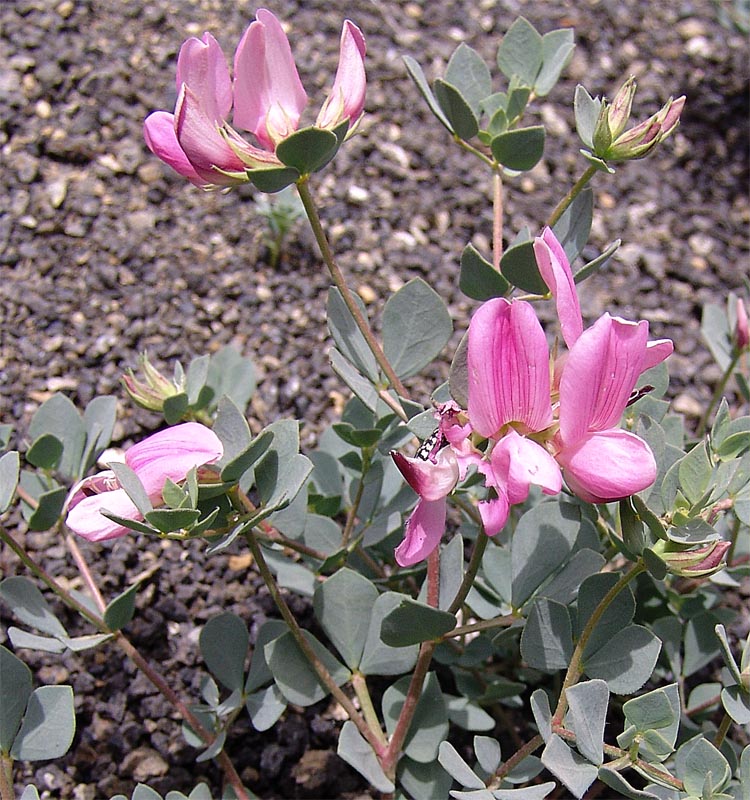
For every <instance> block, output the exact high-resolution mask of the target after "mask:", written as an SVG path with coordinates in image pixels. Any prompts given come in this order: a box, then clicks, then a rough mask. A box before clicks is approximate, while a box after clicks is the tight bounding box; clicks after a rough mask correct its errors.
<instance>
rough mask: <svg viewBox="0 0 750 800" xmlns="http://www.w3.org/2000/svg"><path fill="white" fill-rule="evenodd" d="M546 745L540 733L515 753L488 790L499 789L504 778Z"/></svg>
mask: <svg viewBox="0 0 750 800" xmlns="http://www.w3.org/2000/svg"><path fill="white" fill-rule="evenodd" d="M543 744H544V739H542V735H541V734H540V733H538V734H537V735H536V736H535V737H534V738H533V739H530V740H529V741H528V742H526V744H525V745H524V746H523V747H521V748H519V749H518V750H516V752H515V753H513V755H512V756H511V757H510V758H509V759H508V760H507V761H506V762H505V763H504V764H503V765H502V766H501V767H500V769H498V771H497V772H496V773H495V776H494V777H493V779H492V783H490V784H489V785H488V787H487V788H488V789H490V790H491V789H499V788H500V784H501V783H502V781H503V778H504V777H505V776H506V775H507V774H508V773H509V772H511V771H512V770H513V769H514V768H515V767H516V766H517V765H518V764H520V763H521V762H522V761H523V760H524V758H526V757H527V756H530V755H531V754H532V753H533V752H534V751H535V750H538V749H539V748H540V747H541V746H542V745H543Z"/></svg>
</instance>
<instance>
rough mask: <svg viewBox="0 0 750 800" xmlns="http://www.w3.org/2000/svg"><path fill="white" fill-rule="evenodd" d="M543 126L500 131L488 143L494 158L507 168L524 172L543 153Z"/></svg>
mask: <svg viewBox="0 0 750 800" xmlns="http://www.w3.org/2000/svg"><path fill="white" fill-rule="evenodd" d="M544 138H545V133H544V127H543V126H541V125H533V126H532V127H530V128H515V129H514V130H511V131H506V132H505V133H501V134H499V135H498V136H495V138H494V139H493V140H492V142H491V143H490V149H491V150H492V155H493V156H494V158H495V160H496V161H497V162H498V163H500V164H502V165H503V166H504V167H507V168H508V169H512V170H516V171H518V172H526V171H528V170H530V169H533V168H534V167H535V166H536V165H537V164H538V163H539V159H541V157H542V156H543V155H544Z"/></svg>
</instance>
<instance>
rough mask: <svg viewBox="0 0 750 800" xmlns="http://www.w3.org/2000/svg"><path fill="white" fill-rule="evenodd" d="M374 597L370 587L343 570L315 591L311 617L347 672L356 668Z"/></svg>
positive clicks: (350, 572) (363, 644)
mask: <svg viewBox="0 0 750 800" xmlns="http://www.w3.org/2000/svg"><path fill="white" fill-rule="evenodd" d="M378 596H379V595H378V590H377V589H376V588H375V585H374V584H372V583H370V581H368V580H367V578H365V577H363V576H362V575H360V574H359V573H357V572H354V571H352V570H350V569H347V568H344V569H341V570H339V571H338V572H337V573H335V574H334V575H332V576H331V577H330V578H328V579H327V580H326V581H325V582H324V583H322V584H320V585H318V587H317V588H316V590H315V595H314V596H313V608H314V609H315V616H316V617H317V618H318V621H319V622H320V624H321V625H322V627H323V630H324V631H325V632H326V634H327V635H328V637H329V638H330V640H331V642H332V643H333V644H334V646H335V647H336V649H337V650H338V651H339V653H340V654H341V657H342V658H343V659H344V662H345V663H346V665H347V666H348V667H349V668H350V669H353V670H354V669H357V668H358V667H359V662H360V660H361V658H362V652H363V651H364V647H365V642H366V641H367V632H368V630H369V626H370V618H371V616H372V610H373V607H374V605H375V601H376V600H377V599H378Z"/></svg>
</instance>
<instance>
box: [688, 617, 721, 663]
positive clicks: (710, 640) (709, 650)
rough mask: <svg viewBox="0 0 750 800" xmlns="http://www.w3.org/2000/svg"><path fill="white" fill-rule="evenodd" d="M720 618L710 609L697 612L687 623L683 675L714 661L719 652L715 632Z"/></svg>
mask: <svg viewBox="0 0 750 800" xmlns="http://www.w3.org/2000/svg"><path fill="white" fill-rule="evenodd" d="M719 621H720V620H719V618H718V617H717V616H716V615H715V614H713V613H711V612H710V611H706V612H703V613H701V614H696V616H694V617H693V618H692V619H690V620H688V622H687V624H686V625H685V633H684V640H683V647H684V652H685V659H684V664H683V668H682V669H683V675H684V676H685V677H686V678H687V677H688V676H690V675H692V674H693V673H695V672H698V670H699V669H702V668H703V667H705V666H706V665H707V664H708V663H710V662H711V661H713V660H714V659H715V658H716V656H717V655H718V654H719V652H720V650H719V645H718V642H717V641H716V634H715V632H714V630H715V627H716V623H717V622H719Z"/></svg>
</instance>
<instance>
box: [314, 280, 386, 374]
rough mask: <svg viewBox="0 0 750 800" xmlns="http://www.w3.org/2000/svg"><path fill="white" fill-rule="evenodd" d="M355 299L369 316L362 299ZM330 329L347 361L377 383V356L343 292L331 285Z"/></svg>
mask: <svg viewBox="0 0 750 800" xmlns="http://www.w3.org/2000/svg"><path fill="white" fill-rule="evenodd" d="M354 300H355V302H356V304H357V306H358V307H359V310H360V311H361V312H362V315H363V316H365V317H366V316H367V314H366V312H365V306H364V303H363V302H362V300H361V299H360V298H359V297H358V296H355V297H354ZM327 315H328V330H329V331H330V332H331V336H332V337H333V341H334V342H335V343H336V347H337V348H338V349H339V351H340V352H341V354H342V355H343V356H344V358H346V359H347V361H350V362H351V363H352V364H353V365H354V366H355V367H356V368H357V369H358V370H359V371H360V372H361V373H362V374H363V375H364V376H365V377H366V378H368V379H369V380H370V381H371V382H373V383H376V382H377V380H378V374H379V368H378V362H377V361H376V360H375V356H374V355H373V354H372V350H370V347H369V345H368V344H367V341H366V340H365V337H364V336H363V335H362V332H361V331H360V330H359V328H358V327H357V323H356V322H355V321H354V317H353V316H352V313H351V311H350V310H349V309H348V308H347V306H346V303H345V302H344V298H343V296H342V295H341V292H340V291H339V290H338V289H337V288H335V287H333V286H332V287H331V288H330V289H329V290H328V309H327Z"/></svg>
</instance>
